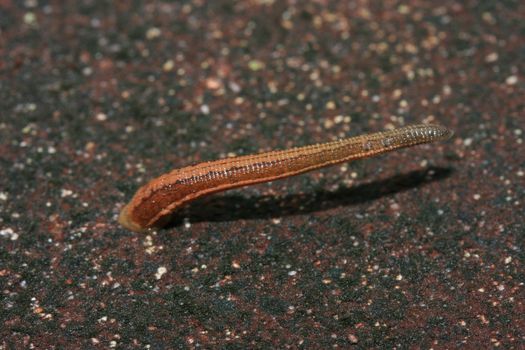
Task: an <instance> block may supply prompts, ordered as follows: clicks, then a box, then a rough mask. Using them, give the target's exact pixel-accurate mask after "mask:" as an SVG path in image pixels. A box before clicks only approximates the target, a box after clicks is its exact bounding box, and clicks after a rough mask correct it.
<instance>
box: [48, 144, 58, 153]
mask: <svg viewBox="0 0 525 350" xmlns="http://www.w3.org/2000/svg"><path fill="white" fill-rule="evenodd" d="M47 153H49V154H55V153H57V149H56V148H55V147H53V146H49V147H48V148H47Z"/></svg>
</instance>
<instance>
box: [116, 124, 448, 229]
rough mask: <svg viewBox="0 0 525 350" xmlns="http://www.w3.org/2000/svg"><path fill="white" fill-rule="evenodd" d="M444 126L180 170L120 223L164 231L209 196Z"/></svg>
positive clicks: (146, 192)
mask: <svg viewBox="0 0 525 350" xmlns="http://www.w3.org/2000/svg"><path fill="white" fill-rule="evenodd" d="M451 135H452V132H451V131H450V130H448V129H447V128H445V127H443V126H439V125H424V124H421V125H412V126H407V127H404V128H399V129H395V130H391V131H384V132H378V133H374V134H369V135H361V136H356V137H350V138H346V139H342V140H339V141H334V142H327V143H323V144H318V145H312V146H305V147H298V148H292V149H288V150H284V151H272V152H266V153H260V154H256V155H248V156H241V157H234V158H227V159H221V160H215V161H211V162H205V163H200V164H196V165H192V166H188V167H184V168H182V169H175V170H173V171H171V172H169V173H167V174H164V175H161V176H160V177H158V178H156V179H154V180H152V181H150V182H149V183H147V184H146V185H144V186H142V187H141V188H140V189H139V190H138V191H137V193H135V196H133V199H132V200H131V202H129V203H128V204H127V205H126V206H125V207H124V208H123V209H122V211H121V213H120V217H119V222H120V223H121V224H122V226H124V227H126V228H128V229H130V230H132V231H144V230H146V229H148V228H154V227H161V226H163V224H165V223H166V221H167V219H168V218H169V216H170V214H171V213H172V212H173V211H175V210H177V209H179V208H180V207H181V206H182V205H183V204H185V203H187V202H189V201H192V200H194V199H196V198H199V197H202V196H204V195H207V194H210V193H215V192H220V191H225V190H229V189H232V188H236V187H241V186H247V185H253V184H257V183H260V182H267V181H273V180H277V179H282V178H285V177H289V176H294V175H298V174H302V173H305V172H307V171H311V170H314V169H318V168H322V167H325V166H329V165H333V164H337V163H342V162H347V161H349V160H353V159H360V158H366V157H371V156H374V155H376V154H381V153H385V152H389V151H392V150H395V149H398V148H403V147H410V146H414V145H417V144H422V143H429V142H434V141H440V140H446V139H448V138H449V137H450V136H451Z"/></svg>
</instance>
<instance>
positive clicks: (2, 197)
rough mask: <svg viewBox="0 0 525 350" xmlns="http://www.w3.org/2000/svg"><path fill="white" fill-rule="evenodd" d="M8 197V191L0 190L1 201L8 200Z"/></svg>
mask: <svg viewBox="0 0 525 350" xmlns="http://www.w3.org/2000/svg"><path fill="white" fill-rule="evenodd" d="M7 197H8V195H7V192H0V201H6V200H7Z"/></svg>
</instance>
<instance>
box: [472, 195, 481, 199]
mask: <svg viewBox="0 0 525 350" xmlns="http://www.w3.org/2000/svg"><path fill="white" fill-rule="evenodd" d="M472 197H473V198H474V199H475V200H477V201H478V200H479V199H480V198H481V195H480V194H479V193H476V194H475V195H473V196H472Z"/></svg>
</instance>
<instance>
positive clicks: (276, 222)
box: [272, 219, 281, 225]
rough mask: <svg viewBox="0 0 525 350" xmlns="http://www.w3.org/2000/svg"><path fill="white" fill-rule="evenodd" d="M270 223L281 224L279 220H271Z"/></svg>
mask: <svg viewBox="0 0 525 350" xmlns="http://www.w3.org/2000/svg"><path fill="white" fill-rule="evenodd" d="M272 222H273V223H274V224H276V225H279V224H280V223H281V219H272Z"/></svg>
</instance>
